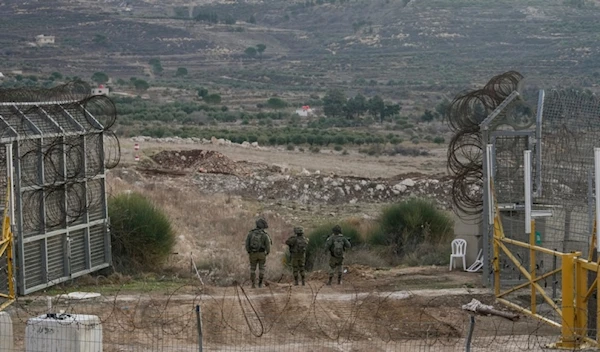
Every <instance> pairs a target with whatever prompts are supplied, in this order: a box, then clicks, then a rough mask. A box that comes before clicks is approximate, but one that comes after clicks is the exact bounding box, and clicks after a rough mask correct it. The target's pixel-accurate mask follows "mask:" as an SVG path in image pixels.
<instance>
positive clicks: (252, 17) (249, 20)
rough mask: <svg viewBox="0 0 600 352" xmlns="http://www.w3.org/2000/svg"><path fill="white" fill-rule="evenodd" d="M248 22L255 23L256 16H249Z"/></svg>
mask: <svg viewBox="0 0 600 352" xmlns="http://www.w3.org/2000/svg"><path fill="white" fill-rule="evenodd" d="M248 23H252V24H255V23H256V18H255V17H254V15H251V16H250V18H249V19H248Z"/></svg>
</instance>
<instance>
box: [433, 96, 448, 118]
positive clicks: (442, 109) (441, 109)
mask: <svg viewBox="0 0 600 352" xmlns="http://www.w3.org/2000/svg"><path fill="white" fill-rule="evenodd" d="M448 109H450V101H449V100H448V99H445V98H444V100H443V101H442V102H441V103H439V104H437V105H436V106H435V112H437V113H438V115H440V116H442V117H444V116H446V114H447V113H448Z"/></svg>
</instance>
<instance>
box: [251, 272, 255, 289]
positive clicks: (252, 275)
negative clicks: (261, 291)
mask: <svg viewBox="0 0 600 352" xmlns="http://www.w3.org/2000/svg"><path fill="white" fill-rule="evenodd" d="M255 281H256V274H255V273H251V274H250V282H252V288H256V284H255V283H254V282H255Z"/></svg>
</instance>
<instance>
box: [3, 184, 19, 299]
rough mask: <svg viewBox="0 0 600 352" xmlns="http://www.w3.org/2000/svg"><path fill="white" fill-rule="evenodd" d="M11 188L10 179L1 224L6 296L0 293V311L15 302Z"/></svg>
mask: <svg viewBox="0 0 600 352" xmlns="http://www.w3.org/2000/svg"><path fill="white" fill-rule="evenodd" d="M11 191H12V187H11V182H10V178H8V179H7V192H6V203H5V207H4V220H3V222H2V238H1V239H0V257H2V256H4V255H6V267H7V279H8V294H4V293H0V298H4V299H5V301H4V302H3V303H2V304H0V311H2V310H4V308H6V307H8V306H9V305H10V304H12V303H13V302H14V301H15V286H14V280H13V270H12V269H13V234H12V231H11V226H10V211H9V210H10V196H11V193H10V192H11Z"/></svg>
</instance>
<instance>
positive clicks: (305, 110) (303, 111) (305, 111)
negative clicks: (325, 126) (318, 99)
mask: <svg viewBox="0 0 600 352" xmlns="http://www.w3.org/2000/svg"><path fill="white" fill-rule="evenodd" d="M296 114H297V115H298V116H301V117H308V116H310V115H312V114H313V110H312V109H311V108H310V106H308V105H304V106H303V107H301V108H299V109H296Z"/></svg>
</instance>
